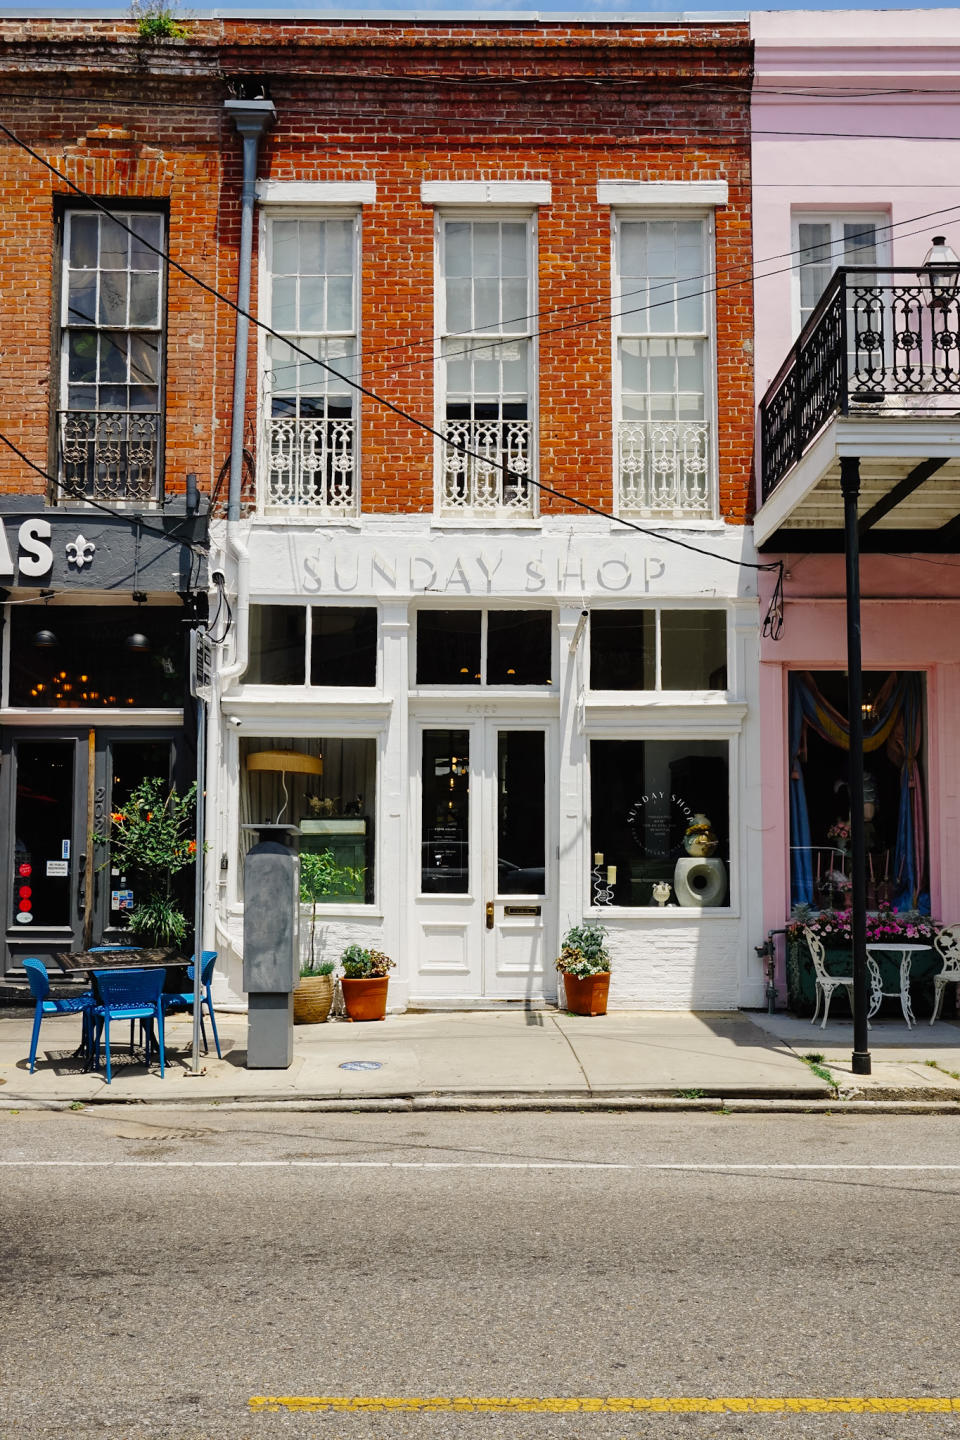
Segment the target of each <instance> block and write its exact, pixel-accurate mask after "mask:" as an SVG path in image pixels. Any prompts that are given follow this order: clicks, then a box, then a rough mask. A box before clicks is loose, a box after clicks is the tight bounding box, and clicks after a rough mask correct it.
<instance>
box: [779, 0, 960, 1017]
mask: <svg viewBox="0 0 960 1440" xmlns="http://www.w3.org/2000/svg"><path fill="white" fill-rule="evenodd" d="M868 18H869V26H868V24H867V16H866V14H865V12H863V11H849V12H835V13H832V14H831V13H824V12H771V13H759V14H756V15H754V16H753V21H752V25H753V37H754V40H755V44H756V59H755V63H756V79H755V90H754V99H753V167H754V171H753V179H754V222H753V223H754V245H755V271H756V281H755V310H756V317H757V338H756V382H757V402H758V417H759V418H758V443H757V474H758V482H757V483H758V495H757V504H758V510H757V517H756V529H755V537H756V540H757V544H758V546H759V547H760V548H761V550H762V552H763V558H767V559H776V558H782V560H783V562H784V574H783V582H784V623H783V629H782V635H781V638H780V639H779V641H774V640H772V639H769V638H768V639H765V640H764V642H763V645H762V649H761V679H760V696H761V711H762V717H763V723H762V727H761V729H762V734H763V737H764V741H763V746H764V749H763V797H764V804H763V813H764V827H765V832H766V834H765V839H766V842H767V843H766V845H765V847H764V854H765V856H766V857H767V858H766V870H765V876H764V911H765V924H766V926H767V928H768V929H771V930H776V929H778V928H779V927H782V926H783V924H784V921H785V919H786V917H787V916H788V915H789V914H790V911H791V907H792V905H793V904H795V903H796V902H797V901H809V902H812V903H813V904H814V905H824V904H828V903H830V901H831V899H832V900H833V901H834V903H836V904H842V903H844V901H849V891H845V890H844V887H843V885H842V882H841V880H840V878H839V877H841V876H849V871H850V864H849V856H848V855H845V854H844V853H843V837H842V836H840V837H838V836H837V835H836V833H834V834H831V833H830V832H832V831H833V832H835V831H836V829H837V827H838V824H842V823H843V822H844V821H846V820H848V819H849V795H848V787H847V782H846V779H845V776H846V765H847V754H846V751H845V749H844V746H843V741H844V738H845V730H844V727H845V725H848V724H849V717H848V716H847V715H846V706H847V697H846V682H845V672H846V664H847V660H846V656H847V649H846V637H845V623H846V613H847V600H848V593H847V589H846V584H845V565H844V502H843V494H842V482H841V477H842V476H845V477H846V478H847V480H848V482H849V481H853V482H854V483H855V484H856V485H857V487H858V489H859V499H858V510H857V512H856V514H857V524H856V530H857V532H858V539H859V546H860V551H861V561H860V586H861V597H862V598H861V615H862V623H861V635H862V663H863V696H862V705H861V707H860V708H861V713H862V722H863V728H864V736H865V741H864V749H865V755H864V768H865V792H864V801H865V803H864V811H863V813H864V817H865V820H864V825H865V832H866V840H865V857H866V867H865V868H866V906H867V910H870V909H871V908H876V905H877V904H878V903H882V902H883V900H884V898H886V897H887V896H889V897H891V898H892V899H893V900H894V903H895V904H896V905H898V906H899V907H900V908H901V909H903V908H906V907H907V906H908V905H914V904H915V905H917V906H919V908H921V909H926V908H929V909H930V910H931V911H932V914H933V915H934V916H935V917H936V918H938V919H942V920H943V921H944V922H950V921H955V920H957V919H960V871H958V868H957V865H956V855H957V845H958V839H960V723H958V722H960V558H958V556H957V554H956V551H957V548H958V545H957V541H958V538H960V524H958V521H957V518H956V517H957V513H958V510H960V419H958V414H960V310H958V301H957V299H956V295H955V294H951V293H949V288H948V290H947V291H943V292H941V291H938V290H937V289H936V285H935V286H934V290H933V291H931V289H930V285H929V283H928V277H925V276H924V274H923V273H922V270H921V271H920V272H919V273H918V269H917V267H922V266H923V262H924V258H925V256H926V255H927V254H928V251H929V250H930V248H931V243H932V239H933V237H934V236H935V235H936V236H943V237H945V239H946V242H947V244H948V245H951V246H952V248H953V250H954V251H956V252H958V253H960V203H958V202H960V192H958V190H957V180H956V176H957V167H958V164H960V93H958V90H960V11H943V10H930V11H888V12H870V13H869V17H868ZM951 136H954V137H957V138H955V139H951V138H950V137H951ZM837 267H866V268H861V269H856V268H854V269H849V270H846V271H844V270H843V269H841V271H840V273H839V275H838V274H837ZM910 267H913V268H912V269H911V268H910ZM935 278H936V277H935ZM804 326H806V327H807V328H806V329H803V334H802V336H801V330H802V328H803V327H804ZM798 336H801V339H800V342H799V344H798V343H797V341H798ZM764 397H766V399H764ZM848 514H849V512H848ZM764 579H765V581H766V582H767V589H766V594H767V596H769V594H770V593H771V592H772V588H773V579H772V578H771V577H769V576H765V577H764ZM828 875H829V876H832V877H834V878H833V879H831V880H829V881H828V879H827V877H828ZM779 982H780V986H781V993H782V986H783V983H784V976H783V972H782V955H781V971H780V975H779Z"/></svg>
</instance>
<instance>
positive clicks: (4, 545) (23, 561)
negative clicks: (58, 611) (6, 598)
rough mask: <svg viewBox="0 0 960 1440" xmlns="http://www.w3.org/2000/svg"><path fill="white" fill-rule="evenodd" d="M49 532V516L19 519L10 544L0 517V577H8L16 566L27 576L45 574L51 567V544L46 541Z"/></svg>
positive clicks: (13, 575)
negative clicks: (40, 518)
mask: <svg viewBox="0 0 960 1440" xmlns="http://www.w3.org/2000/svg"><path fill="white" fill-rule="evenodd" d="M11 528H12V527H11ZM51 533H52V529H51V525H50V521H49V520H39V519H38V520H22V521H21V522H20V524H19V525H18V526H17V530H16V542H15V545H14V547H13V548H11V545H10V540H9V539H8V537H7V531H6V528H5V526H4V523H3V520H2V519H0V579H4V580H12V579H13V578H14V577H15V575H16V573H17V570H18V569H19V571H20V574H21V575H26V576H28V577H29V578H30V579H31V580H36V579H39V578H40V576H41V575H46V574H47V572H48V571H49V570H51V569H52V568H53V547H52V546H51V545H49V544H48V543H47V542H48V541H49V539H50V536H51ZM15 556H16V563H14V557H15Z"/></svg>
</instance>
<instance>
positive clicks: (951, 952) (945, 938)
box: [930, 925, 960, 1025]
mask: <svg viewBox="0 0 960 1440" xmlns="http://www.w3.org/2000/svg"><path fill="white" fill-rule="evenodd" d="M933 943H934V946H935V947H936V949H937V950H938V951H939V953H940V954H941V955H942V956H943V965H942V966H941V967H940V973H939V975H934V977H933V992H934V993H933V1013H932V1014H931V1016H930V1024H931V1025H932V1024H933V1022H934V1021H935V1020H937V1019H939V1017H940V1007H941V1005H942V1004H943V992H944V990H945V989H946V988H947V986H948V985H956V984H960V925H944V927H943V929H942V930H941V931H939V932H938V934H936V935H935V936H934V937H933Z"/></svg>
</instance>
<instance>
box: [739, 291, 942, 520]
mask: <svg viewBox="0 0 960 1440" xmlns="http://www.w3.org/2000/svg"><path fill="white" fill-rule="evenodd" d="M924 280H925V277H924V275H923V274H922V272H920V271H918V270H911V269H907V268H903V267H896V268H890V267H888V268H887V269H874V268H871V267H867V266H847V267H843V268H841V269H839V270H837V271H836V272H835V274H834V275H833V277H832V279H831V280H830V283H829V285H828V286H827V288H826V290H825V291H824V294H823V296H822V298H821V300H820V303H819V305H818V306H817V308H816V310H814V312H813V314H812V315H811V316H810V319H809V320H808V321H807V323H806V325H805V326H804V327H803V330H802V331H801V333H800V337H799V339H798V340H797V342H796V344H795V345H794V346H793V348H792V350H791V351H790V354H789V355H788V356H787V358H786V360H785V361H784V363H783V365H782V366H781V367H780V372H779V374H778V375H777V377H776V379H775V380H774V382H773V384H772V385H771V386H770V388H769V389H768V391H767V393H766V395H765V396H764V397H763V401H762V402H761V405H760V445H761V464H760V478H761V498H762V500H767V499H768V498H769V496H770V495H771V493H772V492H773V490H774V489H775V488H776V486H777V485H778V484H779V483H780V481H781V480H782V479H783V478H784V476H785V475H786V474H787V473H788V471H789V470H790V469H791V468H792V467H793V466H794V465H795V464H796V463H797V461H798V460H799V459H800V457H801V456H802V455H803V454H804V452H805V451H806V450H807V449H808V448H809V447H810V445H811V443H812V442H813V441H814V440H815V439H816V437H817V436H818V435H819V434H820V432H821V431H822V430H823V429H824V427H825V426H826V425H827V424H828V423H829V422H830V420H832V419H833V418H834V417H835V416H837V415H844V416H846V415H854V414H855V415H858V416H864V415H875V416H876V417H877V419H878V421H879V422H881V423H882V421H883V419H884V417H886V416H891V417H898V418H902V417H903V416H904V415H911V416H923V415H927V414H929V415H933V416H936V417H938V418H940V419H943V418H944V416H945V414H947V413H955V412H956V411H957V410H960V298H958V296H957V295H956V294H952V295H950V296H948V297H947V298H942V299H937V300H934V301H932V302H931V296H930V291H929V288H928V286H926V285H925V283H924Z"/></svg>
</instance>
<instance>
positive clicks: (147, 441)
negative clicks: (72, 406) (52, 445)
mask: <svg viewBox="0 0 960 1440" xmlns="http://www.w3.org/2000/svg"><path fill="white" fill-rule="evenodd" d="M59 419H60V479H61V481H62V483H63V487H64V492H65V495H77V496H82V497H83V498H85V499H88V500H136V501H139V502H147V503H150V502H155V501H158V500H159V498H160V416H159V415H158V414H156V413H155V412H152V413H151V412H144V411H141V410H61V411H60V416H59ZM61 498H63V497H61Z"/></svg>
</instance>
